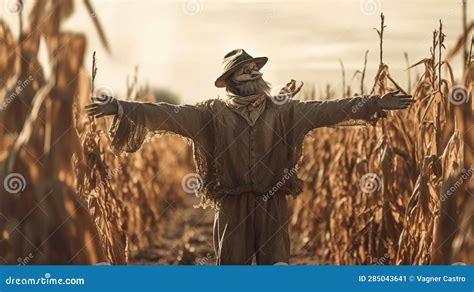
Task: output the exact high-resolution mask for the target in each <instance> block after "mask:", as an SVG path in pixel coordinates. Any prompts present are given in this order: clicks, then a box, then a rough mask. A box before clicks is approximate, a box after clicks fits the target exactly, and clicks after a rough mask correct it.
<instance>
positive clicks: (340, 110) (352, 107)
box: [291, 91, 414, 132]
mask: <svg viewBox="0 0 474 292" xmlns="http://www.w3.org/2000/svg"><path fill="white" fill-rule="evenodd" d="M413 102H414V100H413V99H412V98H411V96H410V95H405V94H399V92H398V91H393V92H389V93H387V94H385V95H383V96H377V95H372V96H361V97H354V98H344V99H338V100H330V101H306V102H299V101H294V102H293V106H292V108H291V110H292V114H293V119H297V124H299V125H298V126H299V127H300V128H302V130H303V131H304V132H307V131H310V130H311V129H314V128H319V127H325V126H332V125H335V124H338V123H340V122H343V121H346V120H356V119H362V120H370V119H371V117H373V115H374V114H375V113H376V112H378V111H381V110H400V109H405V108H407V107H408V106H410V105H411V104H412V103H413Z"/></svg>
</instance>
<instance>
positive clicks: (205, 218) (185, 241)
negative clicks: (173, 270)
mask: <svg viewBox="0 0 474 292" xmlns="http://www.w3.org/2000/svg"><path fill="white" fill-rule="evenodd" d="M196 203H197V200H194V198H191V199H190V200H188V202H186V206H184V207H183V209H182V210H180V209H176V210H175V211H176V212H172V213H173V214H171V215H170V217H169V218H167V222H168V223H167V224H166V225H165V227H164V228H165V231H164V234H163V238H162V239H161V240H160V242H156V243H154V244H152V245H151V246H150V247H149V248H147V249H145V250H142V251H141V252H140V253H138V254H137V255H136V256H134V257H132V258H131V259H130V264H132V265H214V264H215V262H216V258H215V253H214V247H213V243H212V227H213V220H214V212H213V211H212V210H202V209H196V208H193V205H194V204H196ZM290 236H291V237H292V238H293V237H294V236H292V235H291V232H290ZM294 241H295V240H293V241H292V246H291V259H290V263H291V264H292V265H308V264H318V263H317V262H315V260H314V259H312V258H311V256H310V255H309V254H308V252H307V251H306V250H305V249H304V248H303V247H302V246H297V244H295V243H294Z"/></svg>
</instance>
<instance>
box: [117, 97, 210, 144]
mask: <svg viewBox="0 0 474 292" xmlns="http://www.w3.org/2000/svg"><path fill="white" fill-rule="evenodd" d="M118 102H119V110H118V114H117V115H115V117H114V121H113V123H112V127H111V129H110V131H109V133H110V136H111V138H112V146H113V149H114V151H115V152H116V153H120V152H122V151H126V152H135V151H137V150H138V149H140V147H141V145H142V144H143V141H144V140H145V138H146V136H147V134H148V133H150V132H152V133H174V134H178V135H181V136H183V137H186V138H190V139H195V138H196V137H197V135H199V133H200V132H202V131H204V128H205V127H206V125H207V124H208V123H209V121H210V119H211V118H210V115H209V111H208V110H207V107H206V106H205V105H204V104H199V105H173V104H168V103H165V102H160V103H145V102H130V101H123V100H119V101H118Z"/></svg>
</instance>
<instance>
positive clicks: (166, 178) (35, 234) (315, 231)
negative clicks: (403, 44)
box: [0, 0, 474, 265]
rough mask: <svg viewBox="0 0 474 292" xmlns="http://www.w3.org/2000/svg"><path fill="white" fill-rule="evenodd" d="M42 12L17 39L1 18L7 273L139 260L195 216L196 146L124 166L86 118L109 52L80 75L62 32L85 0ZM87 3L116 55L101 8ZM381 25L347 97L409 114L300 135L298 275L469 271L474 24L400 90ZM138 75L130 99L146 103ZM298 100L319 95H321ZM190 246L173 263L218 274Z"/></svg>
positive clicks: (294, 212) (79, 44)
mask: <svg viewBox="0 0 474 292" xmlns="http://www.w3.org/2000/svg"><path fill="white" fill-rule="evenodd" d="M33 3H34V4H33V7H32V9H31V13H30V14H29V15H27V16H25V17H28V20H29V21H28V26H25V25H24V24H23V20H22V19H23V15H22V12H21V11H20V12H19V22H20V29H21V32H22V33H21V34H20V36H19V37H17V38H16V37H15V36H14V34H13V33H12V31H11V29H10V26H9V25H8V23H6V22H5V21H3V20H1V19H0V37H1V39H2V41H1V42H0V60H1V62H0V78H1V81H2V82H1V83H0V101H2V103H1V108H0V121H1V122H0V124H1V127H0V179H1V182H2V184H3V187H2V188H0V236H1V237H0V263H4V264H24V263H25V262H28V263H32V264H98V263H110V264H127V263H134V258H135V257H136V256H137V255H139V254H140V253H142V252H143V251H144V250H146V249H147V248H150V246H151V247H153V246H154V245H156V243H157V242H160V241H163V236H164V233H165V232H166V228H165V226H166V225H169V224H171V223H172V222H171V221H172V220H174V217H173V216H172V215H173V213H185V212H190V210H189V209H190V208H189V204H188V203H187V202H188V201H189V200H191V197H190V196H189V195H187V194H186V193H185V192H183V188H182V185H181V179H182V178H183V176H185V175H186V174H187V173H190V172H192V171H193V166H192V161H191V160H192V157H191V156H192V155H191V149H190V147H189V145H187V144H186V143H184V142H183V140H181V139H180V138H177V137H173V136H167V137H156V138H153V141H149V142H148V143H146V144H145V145H144V146H143V147H142V148H141V150H140V151H139V152H137V153H135V154H131V155H126V156H121V157H117V156H115V155H114V154H113V153H112V151H111V149H110V147H109V145H110V140H109V136H108V135H107V132H106V131H107V129H108V128H109V125H110V122H111V121H110V120H103V119H102V120H100V121H99V120H94V119H92V118H88V117H87V116H86V115H85V113H84V106H85V105H86V104H87V103H88V102H89V100H90V98H91V96H92V95H93V94H95V93H96V91H97V90H96V89H95V88H94V81H95V77H96V75H98V74H99V75H100V74H101V68H100V56H94V62H93V64H85V62H84V58H85V51H86V45H87V37H86V35H84V34H81V33H73V32H69V31H65V30H63V29H62V24H63V23H64V22H65V21H66V20H67V19H68V18H70V17H71V15H72V14H73V13H74V9H75V4H76V2H74V1H73V0H65V1H52V0H38V1H36V2H33ZM84 3H85V6H86V8H87V9H88V11H89V12H90V15H93V16H94V17H92V18H91V22H92V23H93V24H94V26H95V28H96V30H97V32H98V35H99V36H100V40H101V42H102V44H103V46H104V47H105V48H107V49H109V43H108V41H107V37H106V35H105V33H104V30H103V28H102V25H101V23H100V20H99V17H98V16H97V15H96V13H95V12H94V9H93V6H92V4H91V3H90V1H88V0H85V1H84ZM17 4H18V5H19V7H21V6H23V2H22V1H18V2H17ZM40 19H41V22H40ZM381 22H382V23H381V27H380V28H379V29H378V30H377V32H378V35H379V42H380V64H379V68H378V72H377V74H376V76H375V77H374V79H373V84H370V86H371V88H370V90H368V91H367V92H365V91H366V87H367V86H366V85H365V84H364V75H365V68H364V69H363V70H362V71H361V72H359V73H360V74H359V75H360V76H361V86H360V88H358V89H357V90H355V89H353V88H350V86H347V87H346V86H345V85H344V92H345V95H346V96H350V95H357V94H378V95H382V94H384V93H386V92H388V91H391V90H401V91H404V92H405V91H407V92H408V93H410V94H412V95H413V98H414V99H415V100H416V103H415V105H414V106H412V107H411V108H410V109H409V110H406V111H403V112H396V113H392V112H391V113H389V114H388V115H386V116H379V117H378V120H377V121H376V123H374V124H373V125H365V124H364V125H362V124H361V123H359V122H358V121H355V122H353V123H351V124H347V125H338V126H337V127H335V128H323V129H316V130H314V131H313V132H311V133H310V134H309V135H308V136H307V137H306V139H305V142H304V155H305V159H304V160H302V162H301V164H300V165H299V167H298V175H299V176H300V177H301V178H302V179H303V180H304V181H305V186H304V192H303V193H302V194H301V195H300V196H299V197H297V198H296V199H289V201H290V206H291V217H290V232H291V236H292V244H293V249H292V252H293V254H294V258H295V263H298V264H364V265H367V264H385V265H387V264H397V265H400V264H410V265H426V264H453V263H458V262H462V263H466V264H474V252H473V250H474V237H473V234H474V230H473V229H474V217H473V214H474V187H473V183H472V172H473V161H474V160H473V152H472V149H473V145H474V128H473V119H472V107H473V106H472V92H473V91H474V62H472V57H473V52H472V41H471V40H470V38H469V35H470V33H472V32H473V31H474V23H470V24H469V25H466V27H465V30H464V32H463V34H462V35H461V36H460V37H459V41H458V44H457V45H456V46H455V47H454V48H449V50H447V49H446V48H445V46H444V39H445V37H446V36H445V35H444V33H443V27H442V23H441V22H440V25H439V27H437V28H436V30H435V31H434V32H433V43H432V44H426V45H427V57H426V58H425V59H423V60H421V61H419V62H417V63H415V64H414V65H412V67H414V66H424V73H423V74H422V75H421V76H420V77H419V78H417V80H416V81H415V82H414V83H413V84H410V89H407V90H404V89H403V88H402V87H401V86H400V85H399V84H398V83H397V82H396V80H394V78H392V76H391V75H390V69H389V66H388V65H387V64H385V63H384V62H383V39H384V37H386V35H384V33H385V28H386V26H385V20H384V17H383V15H382V17H381ZM40 41H41V42H44V43H45V44H46V48H47V54H48V62H49V63H48V64H47V66H48V68H47V69H48V70H46V68H43V65H42V63H41V62H40V61H39V58H40V56H39V47H40ZM466 43H468V44H470V50H469V48H468V49H466V48H465V47H466V46H465V44H466ZM428 48H429V50H428ZM460 54H464V55H465V56H464V59H465V62H464V64H465V68H464V73H463V76H454V75H453V73H452V70H451V67H450V64H449V61H450V60H451V59H452V58H454V57H456V56H458V55H460ZM45 71H48V72H51V73H50V74H49V75H47V74H46V73H45ZM446 76H448V77H446ZM132 79H133V81H132V82H130V83H128V84H127V85H126V88H127V90H126V91H127V96H126V97H125V98H126V99H128V100H143V101H153V100H154V97H153V96H151V94H150V93H149V92H147V90H146V88H141V87H140V86H139V85H138V81H137V79H138V78H137V77H136V76H135V77H134V78H132ZM365 82H367V80H365ZM372 85H373V86H372ZM411 88H413V90H411ZM333 97H334V96H331V94H330V93H329V94H327V95H326V96H325V98H333ZM305 99H321V96H318V94H316V93H315V92H314V91H312V92H309V93H307V94H305ZM193 212H195V211H193ZM202 212H204V211H202ZM209 232H210V230H209ZM208 235H209V234H207V233H206V235H205V236H208ZM193 236H194V237H199V236H198V235H196V234H193V231H192V230H191V231H190V230H187V231H185V232H184V234H183V235H182V238H181V239H180V241H179V243H178V249H179V251H178V252H177V254H178V257H179V258H177V259H172V260H170V261H169V263H187V264H189V263H197V259H199V258H201V261H200V262H202V263H204V264H209V263H211V262H210V261H208V260H207V259H210V258H211V257H210V256H209V255H208V254H207V253H206V252H207V251H208V250H206V249H203V248H199V247H197V246H196V247H193V244H198V243H201V244H202V242H203V241H206V239H199V240H196V238H193ZM209 237H210V236H209ZM172 256H173V257H175V253H173V255H172ZM203 259H204V260H203Z"/></svg>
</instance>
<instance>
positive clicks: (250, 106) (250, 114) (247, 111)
mask: <svg viewBox="0 0 474 292" xmlns="http://www.w3.org/2000/svg"><path fill="white" fill-rule="evenodd" d="M228 97H229V98H228V99H227V101H226V104H227V106H228V107H229V108H231V109H233V110H234V111H235V112H237V113H238V114H239V115H241V116H242V117H243V118H244V119H245V120H246V121H247V123H248V124H249V125H250V126H252V127H253V126H254V125H255V123H256V122H257V120H258V118H259V117H260V116H261V115H262V113H263V111H264V109H265V102H266V100H267V95H266V94H265V93H260V94H254V95H249V96H239V95H233V94H228Z"/></svg>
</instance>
